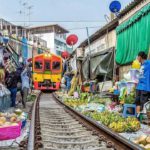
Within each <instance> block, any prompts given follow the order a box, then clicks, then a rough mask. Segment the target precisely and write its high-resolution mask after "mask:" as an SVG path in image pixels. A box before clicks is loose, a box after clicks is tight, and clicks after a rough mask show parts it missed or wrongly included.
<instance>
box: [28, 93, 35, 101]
mask: <svg viewBox="0 0 150 150" xmlns="http://www.w3.org/2000/svg"><path fill="white" fill-rule="evenodd" d="M35 99H36V95H35V94H30V95H28V97H27V101H34V100H35Z"/></svg>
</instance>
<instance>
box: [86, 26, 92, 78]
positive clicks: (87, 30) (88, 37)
mask: <svg viewBox="0 0 150 150" xmlns="http://www.w3.org/2000/svg"><path fill="white" fill-rule="evenodd" d="M86 32H87V39H88V47H89V79H90V77H91V75H90V71H91V69H90V66H91V65H90V60H91V44H90V36H89V29H88V27H86Z"/></svg>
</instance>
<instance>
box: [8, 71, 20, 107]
mask: <svg viewBox="0 0 150 150" xmlns="http://www.w3.org/2000/svg"><path fill="white" fill-rule="evenodd" d="M18 78H19V77H18V74H17V72H16V70H13V71H12V72H11V73H9V72H6V81H5V84H6V86H7V88H8V89H9V91H10V92H11V102H12V104H11V107H16V95H17V83H18Z"/></svg>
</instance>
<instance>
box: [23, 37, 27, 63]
mask: <svg viewBox="0 0 150 150" xmlns="http://www.w3.org/2000/svg"><path fill="white" fill-rule="evenodd" d="M27 42H28V40H27V39H26V38H25V37H23V38H22V57H23V59H24V61H26V60H27V58H28V45H27Z"/></svg>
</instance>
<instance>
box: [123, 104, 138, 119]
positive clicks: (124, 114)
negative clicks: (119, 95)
mask: <svg viewBox="0 0 150 150" xmlns="http://www.w3.org/2000/svg"><path fill="white" fill-rule="evenodd" d="M123 107H124V108H123V114H122V115H123V117H129V116H130V117H136V115H137V114H136V105H135V104H124V106H123ZM129 108H132V109H133V112H134V113H133V114H129V113H128V112H127V111H128V109H129Z"/></svg>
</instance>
